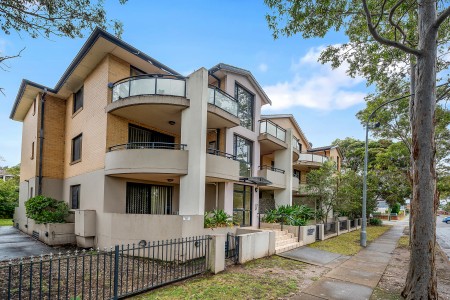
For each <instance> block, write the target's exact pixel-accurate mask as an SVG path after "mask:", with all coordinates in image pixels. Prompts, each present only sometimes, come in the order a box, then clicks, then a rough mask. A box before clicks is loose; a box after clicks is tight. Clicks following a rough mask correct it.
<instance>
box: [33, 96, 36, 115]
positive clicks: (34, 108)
mask: <svg viewBox="0 0 450 300" xmlns="http://www.w3.org/2000/svg"><path fill="white" fill-rule="evenodd" d="M35 114H36V98H35V99H34V101H33V116H34V115H35Z"/></svg>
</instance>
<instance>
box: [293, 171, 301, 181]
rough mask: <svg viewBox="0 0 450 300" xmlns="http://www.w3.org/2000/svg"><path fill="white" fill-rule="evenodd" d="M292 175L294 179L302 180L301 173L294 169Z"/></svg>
mask: <svg viewBox="0 0 450 300" xmlns="http://www.w3.org/2000/svg"><path fill="white" fill-rule="evenodd" d="M293 175H294V177H297V178H298V179H299V180H301V179H302V172H301V171H299V170H296V169H294V172H293Z"/></svg>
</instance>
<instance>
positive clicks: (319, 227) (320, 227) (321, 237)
mask: <svg viewBox="0 0 450 300" xmlns="http://www.w3.org/2000/svg"><path fill="white" fill-rule="evenodd" d="M316 226H317V230H319V240H320V241H323V240H325V228H324V226H325V225H324V224H317V225H316Z"/></svg>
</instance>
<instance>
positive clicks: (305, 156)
mask: <svg viewBox="0 0 450 300" xmlns="http://www.w3.org/2000/svg"><path fill="white" fill-rule="evenodd" d="M328 160H329V158H328V157H327V156H323V155H319V154H314V153H309V152H301V153H300V155H299V157H298V161H310V162H317V163H324V162H327V161H328Z"/></svg>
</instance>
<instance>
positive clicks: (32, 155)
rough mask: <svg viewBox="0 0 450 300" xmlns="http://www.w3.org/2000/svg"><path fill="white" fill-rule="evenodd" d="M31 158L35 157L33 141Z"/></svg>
mask: <svg viewBox="0 0 450 300" xmlns="http://www.w3.org/2000/svg"><path fill="white" fill-rule="evenodd" d="M30 158H31V159H34V142H32V143H31V157H30Z"/></svg>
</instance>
